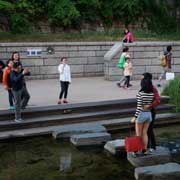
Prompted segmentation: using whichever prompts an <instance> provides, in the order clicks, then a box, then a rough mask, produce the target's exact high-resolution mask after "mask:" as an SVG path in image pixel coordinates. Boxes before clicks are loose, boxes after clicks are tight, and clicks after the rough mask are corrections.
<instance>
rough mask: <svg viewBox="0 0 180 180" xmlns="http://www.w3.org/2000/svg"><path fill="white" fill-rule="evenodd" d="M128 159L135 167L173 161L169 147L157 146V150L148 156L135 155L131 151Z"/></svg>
mask: <svg viewBox="0 0 180 180" xmlns="http://www.w3.org/2000/svg"><path fill="white" fill-rule="evenodd" d="M127 159H128V161H129V162H130V163H131V164H132V165H133V166H134V167H142V166H152V165H157V164H164V163H168V162H171V154H170V151H169V149H168V148H165V147H162V146H157V147H156V150H155V151H153V152H152V153H151V154H149V155H146V156H135V155H134V153H133V152H132V153H131V152H129V153H127Z"/></svg>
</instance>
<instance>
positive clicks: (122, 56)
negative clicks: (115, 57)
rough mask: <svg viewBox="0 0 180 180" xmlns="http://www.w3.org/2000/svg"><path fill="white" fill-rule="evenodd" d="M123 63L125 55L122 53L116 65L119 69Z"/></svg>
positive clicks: (122, 66)
mask: <svg viewBox="0 0 180 180" xmlns="http://www.w3.org/2000/svg"><path fill="white" fill-rule="evenodd" d="M124 64H125V55H124V54H122V55H121V57H120V58H119V61H118V64H117V67H118V68H120V69H123V68H124Z"/></svg>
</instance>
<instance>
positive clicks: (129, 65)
mask: <svg viewBox="0 0 180 180" xmlns="http://www.w3.org/2000/svg"><path fill="white" fill-rule="evenodd" d="M132 70H133V67H132V63H131V62H129V63H127V62H126V63H125V64H124V76H132Z"/></svg>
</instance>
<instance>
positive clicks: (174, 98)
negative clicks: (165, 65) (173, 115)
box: [162, 77, 180, 112]
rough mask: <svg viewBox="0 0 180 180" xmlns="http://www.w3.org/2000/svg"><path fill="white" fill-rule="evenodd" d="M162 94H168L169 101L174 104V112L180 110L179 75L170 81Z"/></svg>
mask: <svg viewBox="0 0 180 180" xmlns="http://www.w3.org/2000/svg"><path fill="white" fill-rule="evenodd" d="M162 94H163V95H167V96H169V97H170V103H173V104H174V105H175V106H176V112H180V77H177V78H175V79H174V80H172V81H170V82H169V84H168V85H167V86H166V87H165V88H164V90H163V93H162Z"/></svg>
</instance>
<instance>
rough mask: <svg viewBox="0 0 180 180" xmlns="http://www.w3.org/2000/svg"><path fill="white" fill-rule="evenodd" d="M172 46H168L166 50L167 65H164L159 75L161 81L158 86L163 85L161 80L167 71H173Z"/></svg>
mask: <svg viewBox="0 0 180 180" xmlns="http://www.w3.org/2000/svg"><path fill="white" fill-rule="evenodd" d="M171 51H172V46H167V48H166V51H164V56H165V65H164V66H163V67H162V68H163V70H162V73H161V75H160V76H159V83H158V84H157V86H158V87H161V80H162V79H163V78H165V75H166V73H167V72H171V56H172V52H171Z"/></svg>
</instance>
